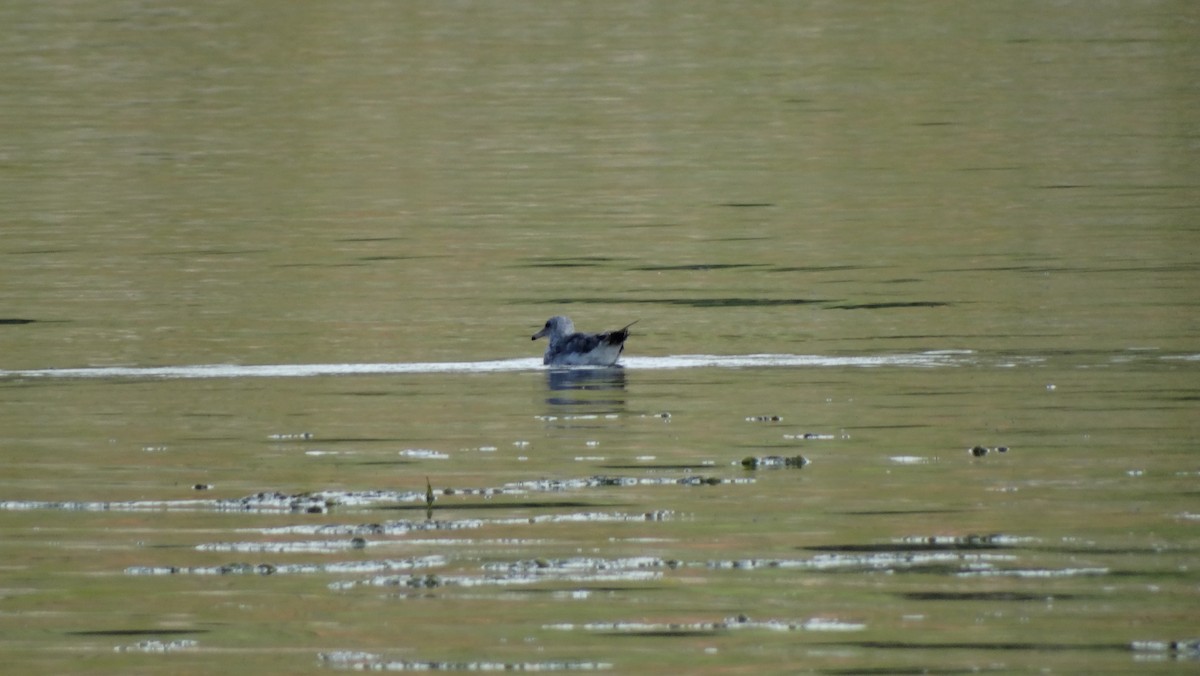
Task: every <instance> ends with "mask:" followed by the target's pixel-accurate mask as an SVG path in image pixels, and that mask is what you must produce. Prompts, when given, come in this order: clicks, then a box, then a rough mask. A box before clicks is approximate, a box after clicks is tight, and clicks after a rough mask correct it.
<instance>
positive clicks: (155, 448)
mask: <svg viewBox="0 0 1200 676" xmlns="http://www.w3.org/2000/svg"><path fill="white" fill-rule="evenodd" d="M165 450H167V447H166V446H142V451H143V452H145V453H162V452H163V451H165Z"/></svg>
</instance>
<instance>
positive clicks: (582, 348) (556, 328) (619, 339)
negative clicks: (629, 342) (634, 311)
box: [532, 315, 637, 366]
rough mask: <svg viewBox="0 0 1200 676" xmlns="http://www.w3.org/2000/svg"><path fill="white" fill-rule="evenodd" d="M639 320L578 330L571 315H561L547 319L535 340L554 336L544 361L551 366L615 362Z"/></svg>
mask: <svg viewBox="0 0 1200 676" xmlns="http://www.w3.org/2000/svg"><path fill="white" fill-rule="evenodd" d="M636 323H637V320H634V321H632V322H630V323H628V324H626V325H625V326H624V327H623V328H620V329H617V330H616V331H605V332H604V333H577V332H576V331H575V325H574V324H572V323H571V320H570V319H568V318H566V317H563V316H561V315H558V316H555V317H551V318H550V319H547V320H546V325H545V326H543V327H542V330H541V331H538V332H537V333H535V334H533V338H532V340H537V339H538V338H541V337H542V336H546V337H548V338H549V339H550V344H549V345H547V346H546V355H545V356H544V357H543V358H542V363H543V364H546V365H549V366H612V365H613V364H615V363H616V362H617V357H620V356H621V350H624V349H625V339H626V338H628V337H629V327H630V326H633V325H634V324H636Z"/></svg>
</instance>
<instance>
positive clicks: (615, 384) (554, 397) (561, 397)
mask: <svg viewBox="0 0 1200 676" xmlns="http://www.w3.org/2000/svg"><path fill="white" fill-rule="evenodd" d="M546 389H547V396H546V403H547V404H549V405H550V407H551V409H552V410H554V409H555V408H556V407H571V409H570V411H571V413H592V414H605V413H619V412H621V411H623V410H624V409H625V369H624V368H622V367H620V366H608V367H605V368H560V369H549V370H548V371H546ZM557 412H558V413H563V412H565V411H562V410H558V411H557Z"/></svg>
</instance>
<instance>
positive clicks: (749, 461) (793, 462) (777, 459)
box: [742, 455, 810, 469]
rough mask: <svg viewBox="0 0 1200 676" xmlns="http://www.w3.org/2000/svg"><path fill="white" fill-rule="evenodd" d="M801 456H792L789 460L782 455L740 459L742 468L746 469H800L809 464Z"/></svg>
mask: <svg viewBox="0 0 1200 676" xmlns="http://www.w3.org/2000/svg"><path fill="white" fill-rule="evenodd" d="M809 462H810V461H809V459H808V458H806V457H804V456H803V455H793V456H791V457H790V458H787V457H784V456H782V455H764V456H761V457H756V456H753V455H751V456H747V457H745V458H742V467H745V468H746V469H783V468H793V469H800V468H801V467H804V466H805V465H807V464H808V463H809Z"/></svg>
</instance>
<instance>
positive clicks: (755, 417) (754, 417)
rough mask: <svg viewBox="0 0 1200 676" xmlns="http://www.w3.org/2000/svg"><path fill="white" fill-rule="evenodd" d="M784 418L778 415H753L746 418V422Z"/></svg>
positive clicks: (775, 420)
mask: <svg viewBox="0 0 1200 676" xmlns="http://www.w3.org/2000/svg"><path fill="white" fill-rule="evenodd" d="M782 420H783V418H782V417H781V416H777V415H752V416H750V417H748V418H746V422H781V421H782Z"/></svg>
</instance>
